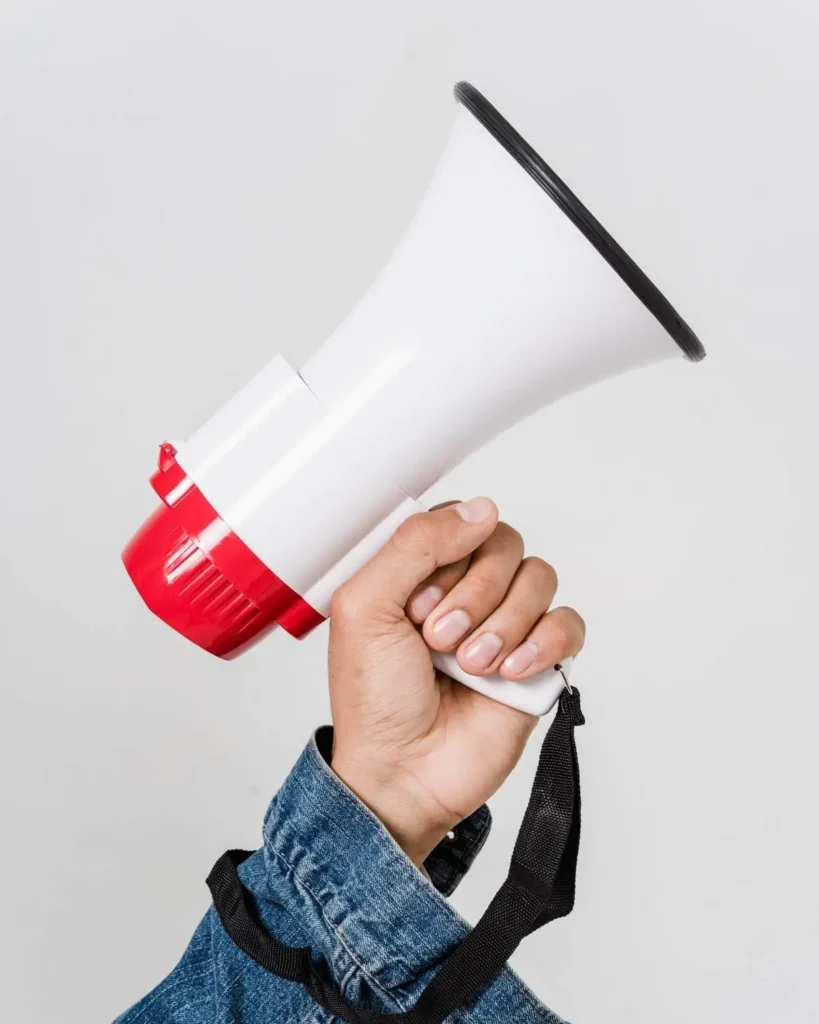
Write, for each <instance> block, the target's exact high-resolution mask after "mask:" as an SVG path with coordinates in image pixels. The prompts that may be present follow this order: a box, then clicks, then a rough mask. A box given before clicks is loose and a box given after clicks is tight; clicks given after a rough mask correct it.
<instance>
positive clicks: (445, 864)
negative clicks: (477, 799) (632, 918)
mask: <svg viewBox="0 0 819 1024" xmlns="http://www.w3.org/2000/svg"><path fill="white" fill-rule="evenodd" d="M331 746H332V729H331V728H329V727H324V728H322V729H319V730H318V732H317V733H316V734H315V735H314V736H313V738H312V740H311V742H310V743H309V744H308V745H307V747H306V748H305V750H304V751H303V753H302V754H301V756H300V757H299V759H298V761H297V762H296V764H295V766H294V768H293V770H292V771H291V773H290V775H289V776H288V778H287V780H286V781H285V783H284V785H283V786H282V788H281V789H280V790H279V792H278V793H277V794H276V796H275V797H274V798H273V800H272V802H271V804H270V807H269V809H268V812H267V816H266V818H265V822H264V830H263V834H264V850H263V851H261V852H262V856H263V858H264V861H263V864H264V867H262V864H261V863H260V862H259V861H258V860H257V858H256V857H251V858H250V859H249V860H248V861H246V862H245V864H244V865H242V868H241V869H240V872H241V874H242V875H243V880H244V881H245V884H246V885H249V887H250V888H251V890H253V891H255V895H256V897H257V900H259V903H258V906H259V909H260V912H261V916H262V919H263V921H266V922H267V923H268V924H270V923H272V922H273V921H274V920H275V922H276V925H277V927H279V929H281V928H282V927H283V925H282V924H281V922H280V921H279V916H280V915H281V914H282V913H283V914H284V915H285V918H287V919H289V920H290V921H291V922H292V926H293V927H296V928H297V929H298V932H299V933H300V936H303V938H300V939H299V940H297V942H296V944H299V945H304V944H309V946H310V947H311V949H312V952H313V957H314V958H315V959H317V960H323V961H324V962H325V963H326V964H327V966H328V967H329V969H330V973H331V974H332V976H333V978H334V979H335V981H336V983H337V984H338V985H339V987H340V989H341V990H342V991H343V992H344V993H345V994H346V996H347V998H348V999H351V1000H352V1001H354V1002H356V1003H358V1004H359V1005H361V1006H362V1007H367V1006H369V1007H373V1008H381V1009H383V1008H384V1007H385V1006H388V1007H390V1008H391V1012H392V1011H394V1010H399V1011H400V1010H406V1009H408V1008H409V1007H410V1006H412V1005H413V1003H414V1002H415V1000H416V999H417V997H418V995H419V993H420V992H421V991H422V989H423V988H424V987H425V986H426V984H427V983H428V982H429V980H430V979H431V977H432V975H433V974H434V972H435V970H436V969H437V968H438V967H439V966H440V964H441V963H442V961H443V960H445V959H446V957H447V956H448V954H449V953H450V952H451V951H452V949H453V948H454V947H455V946H456V945H457V944H458V943H459V942H461V941H462V940H463V939H464V937H465V936H466V934H467V933H468V931H469V925H468V924H467V922H466V921H464V919H463V918H462V917H460V916H459V915H458V914H457V913H456V912H455V910H454V909H453V908H452V906H451V905H450V904H449V903H448V902H447V900H446V899H445V898H444V896H443V894H444V893H449V892H451V891H452V890H453V889H454V888H455V886H456V885H457V884H458V882H459V880H460V879H461V878H462V877H463V875H464V873H465V872H466V871H467V869H468V868H469V866H470V864H471V863H472V862H473V860H474V859H475V856H476V855H477V853H478V852H479V850H480V848H481V846H482V844H483V842H484V841H485V839H486V837H487V834H488V832H489V827H490V815H489V811H488V810H487V809H486V808H485V807H482V808H481V809H480V810H479V811H477V812H476V813H475V814H473V815H471V816H470V817H469V818H467V819H466V820H465V821H464V822H462V823H461V824H460V825H459V826H458V827H457V828H456V829H455V831H454V836H453V837H452V838H450V839H447V840H445V841H444V842H443V843H442V844H441V845H440V846H439V847H438V848H437V849H436V850H435V851H434V852H433V854H431V855H430V857H429V858H428V859H427V861H426V862H425V865H424V866H425V869H426V871H427V872H428V874H429V877H427V875H425V874H424V873H423V872H421V871H419V870H418V869H417V868H416V867H415V865H414V864H413V863H412V862H411V861H410V859H409V858H408V857H407V855H406V854H405V853H404V852H403V850H401V848H400V847H399V846H398V844H397V843H396V842H395V840H394V839H393V838H392V836H391V835H390V834H389V833H388V832H387V830H386V829H385V828H384V826H383V825H382V823H381V822H380V821H379V819H378V818H376V817H375V815H374V814H373V813H372V812H371V811H370V810H369V809H368V808H367V807H366V806H365V805H364V804H363V803H362V802H361V801H360V800H359V799H358V797H356V796H355V794H354V793H352V791H351V790H349V789H348V788H347V786H345V785H344V783H343V782H342V781H341V780H340V779H339V778H338V776H337V775H336V774H335V773H334V772H333V771H332V769H331V768H330V765H329V760H328V759H329V756H330V750H331ZM260 871H261V875H260ZM291 939H292V940H295V939H296V935H295V934H293V935H292V937H291ZM305 939H306V940H307V941H306V942H305ZM459 1019H461V1020H463V1021H470V1022H472V1021H481V1022H484V1021H506V1020H510V1019H514V1020H515V1021H517V1022H520V1024H523V1022H530V1021H531V1022H535V1021H536V1022H543V1021H547V1022H550V1024H558V1022H560V1018H559V1017H557V1016H556V1015H554V1014H553V1013H552V1012H551V1011H550V1010H548V1009H547V1008H546V1007H545V1006H544V1005H543V1004H542V1003H541V1002H540V1000H538V999H537V997H536V996H534V994H533V993H532V992H531V991H530V990H529V989H528V988H527V987H526V986H525V985H524V984H523V983H522V982H521V980H520V978H519V977H518V976H517V975H516V974H515V973H514V972H513V971H512V970H510V968H509V967H506V968H504V970H503V971H502V972H501V973H500V974H499V975H498V976H497V978H495V980H494V981H493V982H491V983H490V984H489V986H488V987H487V988H486V989H484V991H483V993H482V994H481V995H480V996H479V997H478V998H477V1000H476V1001H475V1002H474V1003H473V1004H472V1006H471V1007H470V1008H469V1009H468V1010H466V1011H464V1010H462V1011H461V1017H459Z"/></svg>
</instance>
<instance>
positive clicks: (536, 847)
mask: <svg viewBox="0 0 819 1024" xmlns="http://www.w3.org/2000/svg"><path fill="white" fill-rule="evenodd" d="M583 722H584V718H583V712H582V711H581V709H580V694H579V693H578V691H577V690H576V689H572V690H571V692H566V693H564V694H563V695H562V697H561V699H560V704H559V706H558V710H557V714H556V716H555V718H554V721H553V722H552V724H551V727H550V728H549V731H548V732H547V734H546V737H545V739H544V741H543V747H542V748H541V751H540V760H539V761H538V766H537V772H536V773H535V781H534V785H533V786H532V794H531V796H530V797H529V805H528V807H527V808H526V814H525V815H524V818H523V824H522V825H521V828H520V832H519V833H518V838H517V842H516V843H515V849H514V852H513V854H512V862H511V865H510V867H509V874H508V876H507V878H506V881H505V882H504V883H503V885H502V886H501V887H500V889H499V890H498V892H497V893H496V894H495V897H494V899H493V900H492V902H491V903H490V904H489V907H488V908H487V910H486V912H485V913H484V915H483V917H482V918H481V919H480V921H479V922H478V924H477V925H476V926H475V928H474V929H473V930H472V931H471V932H470V933H469V935H467V937H466V938H465V939H464V940H463V942H461V943H460V944H459V945H458V946H456V947H455V949H454V950H453V951H452V953H451V954H450V955H449V957H448V958H447V959H446V960H445V961H444V963H443V964H442V966H441V968H440V969H439V970H438V972H437V973H436V975H435V977H434V978H433V979H432V981H431V982H430V983H429V985H427V987H426V988H425V989H424V991H423V992H422V993H421V995H420V996H419V998H418V1001H417V1002H416V1003H415V1005H414V1006H413V1007H412V1008H411V1009H409V1010H407V1011H406V1012H404V1013H374V1012H372V1011H370V1010H363V1009H360V1008H358V1007H356V1006H355V1005H354V1004H353V1003H351V1002H349V1001H348V1000H347V999H346V998H345V997H344V996H343V995H342V993H341V992H340V991H339V990H338V989H337V988H336V987H335V985H334V983H333V982H332V980H331V979H330V978H329V977H328V976H327V975H326V974H325V973H324V972H322V971H321V969H320V968H319V967H318V966H317V965H316V964H315V963H313V960H312V956H311V950H310V949H309V948H307V947H302V948H291V947H289V946H284V945H282V943H280V942H277V941H276V939H274V938H273V937H272V936H270V935H268V934H267V932H266V931H265V930H264V929H263V928H262V926H261V925H260V923H259V919H258V915H257V914H256V911H255V908H254V906H253V900H252V897H251V896H250V893H248V892H247V891H246V890H245V888H244V886H243V885H242V883H241V881H240V880H239V875H238V873H237V871H236V868H237V867H238V865H239V864H241V863H242V861H243V860H245V859H246V858H247V857H249V856H250V853H248V852H245V851H242V850H230V851H228V852H227V853H225V854H224V855H223V856H222V857H220V858H219V860H218V861H217V862H216V864H215V865H214V867H213V870H212V871H211V873H210V874H209V875H208V879H207V884H208V887H209V889H210V891H211V895H212V896H213V905H214V907H215V908H216V913H217V914H218V915H219V919H220V921H221V922H222V924H223V926H224V928H225V931H226V932H227V933H228V935H229V936H230V937H231V939H232V940H233V941H234V942H235V943H236V945H237V946H238V947H239V949H241V950H242V951H243V952H244V953H246V954H247V955H248V956H249V957H251V958H252V959H253V960H255V961H256V963H257V964H260V965H261V966H262V967H264V968H265V969H266V970H268V971H270V972H271V973H272V974H275V975H277V976H278V977H280V978H286V979H287V980H289V981H296V982H300V983H301V984H303V985H304V986H305V987H306V988H307V990H308V992H309V993H310V995H311V996H312V997H313V999H314V1000H315V1001H316V1002H317V1003H319V1004H320V1005H321V1006H323V1007H324V1009H325V1010H328V1011H329V1012H330V1013H332V1014H334V1015H335V1016H336V1017H339V1018H341V1020H344V1021H347V1022H348V1024H441V1022H442V1021H443V1020H444V1019H445V1018H446V1017H447V1015H448V1014H450V1013H451V1012H452V1011H453V1010H455V1009H456V1008H457V1007H459V1006H460V1005H462V1004H463V1003H465V1002H467V1001H468V1000H470V999H472V998H473V996H475V995H476V994H477V993H478V992H479V991H480V990H481V989H482V988H483V987H484V986H485V985H486V984H488V983H489V982H490V981H491V980H492V979H493V978H494V977H495V975H496V974H498V972H499V971H501V970H502V968H503V967H504V965H505V964H506V961H507V960H508V959H509V957H510V956H511V955H512V953H513V952H514V951H515V949H516V948H517V946H518V944H519V943H520V941H521V939H523V938H524V937H525V936H526V935H528V934H529V933H530V932H533V931H535V929H536V928H540V926H541V925H544V924H548V922H549V921H553V920H555V918H558V917H565V916H566V914H568V913H570V912H571V910H572V907H573V906H574V887H575V869H576V866H577V851H578V846H579V843H580V774H579V772H578V767H577V748H576V746H575V742H574V728H575V726H577V725H582V724H583Z"/></svg>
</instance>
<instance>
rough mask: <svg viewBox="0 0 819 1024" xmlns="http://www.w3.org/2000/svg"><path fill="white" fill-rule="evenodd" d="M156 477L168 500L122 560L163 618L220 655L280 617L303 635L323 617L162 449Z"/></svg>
mask: <svg viewBox="0 0 819 1024" xmlns="http://www.w3.org/2000/svg"><path fill="white" fill-rule="evenodd" d="M151 485H152V486H153V488H154V490H155V491H156V493H157V494H158V495H159V497H160V498H161V499H162V501H163V504H162V505H160V507H159V508H158V509H157V510H156V511H155V512H154V513H153V515H152V516H151V517H150V518H149V519H147V520H146V522H145V523H143V525H142V527H141V528H140V529H139V530H138V531H137V533H136V534H135V535H134V537H133V538H132V539H131V541H130V543H129V544H128V545H127V547H126V548H125V550H124V551H123V553H122V561H123V562H124V564H125V568H126V569H127V571H128V575H129V576H130V577H131V579H132V580H133V582H134V585H135V586H136V588H137V590H138V591H139V593H140V596H141V597H142V599H143V601H144V602H145V604H147V606H148V607H149V608H150V609H151V611H152V612H153V613H154V614H155V615H157V616H159V618H160V619H162V621H163V622H166V623H167V624H168V625H169V626H171V627H173V629H175V630H176V631H177V632H178V633H181V634H182V636H184V637H187V638H188V640H192V641H193V642H194V643H195V644H197V645H198V646H199V647H202V648H204V650H206V651H210V653H211V654H215V655H218V656H219V657H220V658H231V657H235V656H236V655H237V654H239V653H241V651H243V650H245V649H246V648H247V647H248V646H250V645H251V644H252V643H255V642H256V641H257V640H260V639H261V638H262V637H263V636H264V635H265V634H266V633H268V632H269V631H270V630H271V629H273V628H274V627H275V625H276V623H277V622H278V623H279V624H280V625H281V626H282V627H283V628H284V629H286V630H287V632H288V633H290V634H291V635H292V636H295V637H298V638H301V637H303V636H306V635H307V633H309V632H310V630H311V629H314V628H315V627H316V626H317V625H319V623H321V622H323V621H324V617H323V616H322V615H320V614H319V613H318V612H317V611H316V610H315V608H312V607H311V606H310V605H309V604H308V603H307V602H306V601H305V600H304V599H303V598H302V597H301V596H300V595H299V594H297V593H296V592H295V591H294V590H291V588H290V587H288V586H287V584H286V583H284V582H282V580H280V579H279V578H278V576H276V575H275V573H273V572H271V570H270V569H269V568H268V567H267V566H266V565H265V564H264V562H262V561H261V560H260V559H259V558H258V557H257V556H256V555H255V554H254V553H253V552H252V551H251V550H250V548H249V547H248V546H247V545H246V544H245V543H244V542H243V541H242V540H240V539H239V537H237V536H236V534H235V533H234V532H233V531H232V530H231V529H230V527H229V526H228V525H227V523H226V522H225V521H224V519H222V518H221V516H220V515H219V514H218V512H217V511H216V510H215V509H214V508H213V506H212V505H211V504H210V502H209V501H208V500H207V498H205V496H204V495H203V494H202V492H201V491H200V490H199V488H198V487H197V486H196V484H195V483H194V482H193V481H192V480H191V479H190V477H188V476H187V475H186V473H185V471H184V470H183V469H182V467H181V466H180V465H179V463H178V462H177V461H176V452H175V450H174V448H173V445H170V444H167V443H166V444H163V445H162V446H161V447H160V450H159V467H158V469H157V471H156V472H155V473H154V475H153V476H152V477H151Z"/></svg>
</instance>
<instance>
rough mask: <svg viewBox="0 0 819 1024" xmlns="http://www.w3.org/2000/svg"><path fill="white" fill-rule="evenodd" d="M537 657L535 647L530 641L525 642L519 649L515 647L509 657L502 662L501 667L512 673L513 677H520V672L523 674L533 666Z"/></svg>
mask: <svg viewBox="0 0 819 1024" xmlns="http://www.w3.org/2000/svg"><path fill="white" fill-rule="evenodd" d="M536 657H537V645H536V644H534V643H532V641H531V640H527V641H526V643H525V644H521V645H520V647H516V648H515V649H514V651H512V653H511V654H510V655H509V657H508V658H507V659H506V660H505V661H504V663H503V667H504V668H505V669H506V670H507V671H509V672H511V673H513V675H516V676H518V675H520V673H521V672H525V671H526V669H527V668H529V667H530V666H531V665H533V664H534V661H535V658H536Z"/></svg>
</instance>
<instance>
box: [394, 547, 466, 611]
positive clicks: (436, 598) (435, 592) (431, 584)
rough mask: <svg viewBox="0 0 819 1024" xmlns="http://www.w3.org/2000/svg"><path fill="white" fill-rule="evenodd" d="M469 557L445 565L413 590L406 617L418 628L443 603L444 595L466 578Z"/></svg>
mask: <svg viewBox="0 0 819 1024" xmlns="http://www.w3.org/2000/svg"><path fill="white" fill-rule="evenodd" d="M471 560H472V559H471V557H470V556H469V555H467V556H466V558H462V559H461V560H460V561H459V562H456V563H455V564H454V565H445V566H443V568H441V569H436V570H435V572H434V573H433V574H432V575H431V576H428V577H427V578H426V579H425V580H424V582H423V583H422V584H421V585H420V586H419V587H417V588H416V589H415V591H414V593H413V594H412V596H411V597H410V599H409V601H407V609H406V611H407V617H408V618H409V619H410V620H411V621H412V622H414V623H415V625H416V626H420V625H421V623H422V622H423V621H424V619H426V617H427V616H428V615H430V614H431V613H432V612H433V611H434V610H435V609H436V608H437V607H438V605H439V604H440V603H441V601H443V599H444V598H445V597H446V595H447V594H448V593H449V592H450V590H452V588H453V587H454V586H455V584H456V583H459V582H460V581H461V580H462V579H463V578H464V576H466V573H467V570H468V569H469V564H470V562H471Z"/></svg>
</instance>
